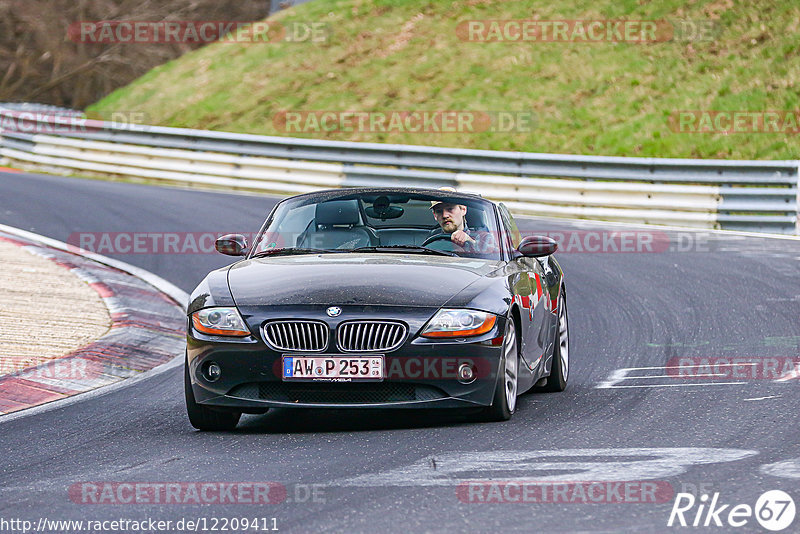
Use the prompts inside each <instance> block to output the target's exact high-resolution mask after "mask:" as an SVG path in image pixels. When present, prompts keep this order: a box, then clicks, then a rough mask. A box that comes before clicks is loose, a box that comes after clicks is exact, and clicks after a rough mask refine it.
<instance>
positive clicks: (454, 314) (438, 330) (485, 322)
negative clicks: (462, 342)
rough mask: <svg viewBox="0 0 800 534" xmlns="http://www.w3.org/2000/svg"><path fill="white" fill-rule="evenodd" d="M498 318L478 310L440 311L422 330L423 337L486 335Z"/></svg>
mask: <svg viewBox="0 0 800 534" xmlns="http://www.w3.org/2000/svg"><path fill="white" fill-rule="evenodd" d="M495 321H497V316H496V315H494V314H492V313H488V312H482V311H476V310H446V309H445V310H439V311H438V312H437V313H436V315H434V316H433V319H431V320H430V321H429V322H428V326H426V327H425V329H424V330H422V334H420V335H421V336H422V337H467V336H478V335H480V334H485V333H486V332H488V331H489V330H491V329H492V327H494V323H495Z"/></svg>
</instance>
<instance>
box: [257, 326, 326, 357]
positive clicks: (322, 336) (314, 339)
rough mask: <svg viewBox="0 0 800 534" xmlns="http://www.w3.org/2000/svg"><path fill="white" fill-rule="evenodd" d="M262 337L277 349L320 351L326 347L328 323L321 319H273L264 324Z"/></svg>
mask: <svg viewBox="0 0 800 534" xmlns="http://www.w3.org/2000/svg"><path fill="white" fill-rule="evenodd" d="M264 339H265V340H266V341H267V343H269V345H270V346H271V347H272V348H274V349H277V350H297V351H303V352H322V351H323V350H325V349H326V348H327V347H328V325H326V324H325V323H323V322H321V321H273V322H270V323H267V324H266V325H264Z"/></svg>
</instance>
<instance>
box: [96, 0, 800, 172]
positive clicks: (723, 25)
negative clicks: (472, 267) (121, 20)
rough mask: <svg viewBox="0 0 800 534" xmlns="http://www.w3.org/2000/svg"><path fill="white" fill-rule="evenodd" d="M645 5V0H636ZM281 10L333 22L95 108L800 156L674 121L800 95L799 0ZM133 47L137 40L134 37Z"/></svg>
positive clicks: (202, 62) (354, 137) (783, 142)
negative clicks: (348, 115) (505, 129)
mask: <svg viewBox="0 0 800 534" xmlns="http://www.w3.org/2000/svg"><path fill="white" fill-rule="evenodd" d="M640 4H643V5H640ZM534 16H535V17H536V18H540V19H543V20H558V19H561V20H563V19H593V20H596V19H630V20H653V19H668V20H676V19H680V20H686V19H690V20H712V21H713V22H714V24H715V25H716V28H715V29H716V31H715V34H714V38H713V39H710V40H705V41H694V42H676V41H667V42H658V43H648V44H631V43H559V42H551V43H541V42H527V43H525V42H522V43H476V42H465V41H462V40H460V39H459V37H458V36H457V34H456V26H457V25H458V23H459V22H462V21H466V20H475V19H530V18H533V17H534ZM273 18H274V19H276V20H279V21H280V22H281V23H283V24H286V23H289V22H291V21H319V22H325V23H327V24H328V25H329V29H330V36H329V39H328V41H327V42H324V43H309V42H304V43H217V44H213V45H210V46H207V47H204V48H202V49H199V50H196V51H194V52H190V53H188V54H186V55H184V56H183V57H181V58H179V59H177V60H174V61H172V62H170V63H168V64H165V65H162V66H159V67H157V68H155V69H153V70H152V71H150V72H148V73H147V74H146V75H144V76H142V77H141V78H140V79H138V80H136V81H135V82H134V83H132V84H131V85H129V86H127V87H124V88H122V89H119V90H117V91H115V92H114V93H112V94H111V95H109V96H108V97H106V98H104V99H103V100H101V101H100V102H98V103H96V104H94V105H93V106H91V107H90V108H89V110H88V111H89V112H90V113H96V114H99V115H101V116H108V115H110V113H111V112H114V111H121V112H132V111H137V112H144V113H145V116H146V118H147V119H146V121H147V122H149V123H151V124H158V125H165V126H178V127H190V128H202V129H211V130H225V131H233V132H247V133H259V134H268V135H287V134H286V133H285V132H284V131H282V130H281V129H280V128H278V127H277V126H276V124H275V123H274V122H273V121H274V118H275V116H276V115H277V114H279V113H280V112H283V111H311V110H339V111H348V110H349V111H371V112H375V111H377V112H390V111H413V110H429V111H433V110H474V111H523V112H532V113H533V114H534V116H535V118H536V120H535V123H534V127H533V128H532V129H530V131H522V132H512V133H499V132H487V131H484V132H459V133H446V134H445V133H413V132H378V133H371V132H311V133H304V134H297V133H293V134H291V135H295V136H299V137H308V138H317V139H337V140H351V141H370V142H385V143H405V144H424V145H436V146H455V147H468V148H483V149H496V150H522V151H530V152H552V153H572V154H602V155H617V156H663V157H686V158H736V159H797V158H800V153H799V152H800V150H798V148H800V141H799V140H800V135H798V134H792V133H756V134H744V133H740V134H732V135H724V134H708V133H696V134H687V133H677V132H675V131H673V130H671V129H670V126H669V123H668V119H669V117H670V115H671V114H672V113H673V112H676V111H679V110H723V111H770V110H781V111H782V110H800V60H798V55H799V54H800V41H798V39H797V37H796V36H797V33H798V29H800V5H798V4H797V2H796V1H795V0H751V1H748V0H738V1H737V0H713V1H710V0H695V1H693V2H684V1H678V0H660V1H659V2H640V1H638V0H625V1H620V0H592V1H589V0H578V1H576V2H571V3H569V5H566V3H563V2H550V1H549V2H540V1H537V2H530V3H528V2H507V1H496V0H484V1H482V0H464V1H444V0H441V1H435V0H430V1H423V0H377V1H375V0H373V1H366V0H362V1H359V0H315V1H314V2H310V3H307V4H303V5H300V6H297V7H295V8H292V9H290V10H286V11H284V12H281V13H279V14H278V15H276V16H275V17H273ZM127 46H132V45H127Z"/></svg>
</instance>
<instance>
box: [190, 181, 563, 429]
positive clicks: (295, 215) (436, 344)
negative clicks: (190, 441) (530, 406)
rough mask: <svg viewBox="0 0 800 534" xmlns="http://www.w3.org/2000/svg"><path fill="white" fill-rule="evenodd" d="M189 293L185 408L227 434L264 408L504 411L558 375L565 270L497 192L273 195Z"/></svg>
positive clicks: (547, 242) (225, 239) (227, 240)
mask: <svg viewBox="0 0 800 534" xmlns="http://www.w3.org/2000/svg"><path fill="white" fill-rule="evenodd" d="M256 236H257V237H256V238H255V239H254V240H253V243H251V244H248V243H247V241H246V239H245V237H244V236H242V235H239V234H229V235H225V236H222V237H220V238H219V239H218V240H217V242H216V248H217V250H218V251H219V252H222V253H224V254H228V255H231V256H242V258H241V260H240V261H237V262H236V263H234V264H233V265H230V266H228V267H225V268H222V269H218V270H215V271H212V272H211V273H209V274H208V276H206V278H205V279H204V280H203V281H202V282H201V283H200V284H199V285H198V286H197V288H196V289H195V290H194V292H193V293H192V295H191V298H190V302H189V307H188V320H187V350H186V364H185V373H184V378H185V388H184V389H185V396H186V408H187V412H188V415H189V420H190V422H191V424H192V425H193V426H194V427H195V428H198V429H201V430H229V429H233V428H234V427H235V426H236V425H237V423H238V422H239V418H240V417H241V414H242V413H264V412H266V411H267V410H268V409H269V408H361V409H369V408H398V409H400V408H405V409H409V408H455V409H459V408H460V409H464V408H475V409H474V410H471V411H470V413H472V412H475V413H476V415H478V416H479V418H480V419H482V420H493V421H502V420H508V419H509V418H510V417H511V415H512V414H513V413H514V411H515V409H516V406H517V396H518V395H519V394H521V393H523V392H525V391H527V390H529V389H533V388H536V389H541V390H544V391H562V390H563V389H564V388H565V387H566V385H567V378H568V377H569V328H568V324H569V323H568V321H567V294H566V287H565V285H564V275H563V272H562V270H561V267H560V266H559V264H558V262H557V261H556V259H555V257H554V256H553V253H554V252H555V250H556V248H557V244H556V242H555V241H553V240H552V239H550V238H548V237H544V236H528V237H525V238H524V239H520V233H519V230H518V229H517V226H516V223H515V222H514V219H513V218H512V217H511V214H510V213H509V211H508V209H507V208H506V207H505V206H504V205H503V204H496V203H494V202H490V201H488V200H486V199H484V198H482V197H481V196H479V195H475V194H469V193H461V192H456V191H455V190H451V189H450V190H448V189H447V188H445V189H423V188H372V187H370V188H354V189H336V190H326V191H319V192H314V193H307V194H303V195H298V196H294V197H290V198H287V199H284V200H282V201H281V202H279V203H278V204H277V205H276V206H275V208H274V209H273V210H272V212H271V213H270V214H269V216H268V217H267V219H266V221H265V222H264V224H263V226H262V227H261V229H260V231H259V232H258V234H256Z"/></svg>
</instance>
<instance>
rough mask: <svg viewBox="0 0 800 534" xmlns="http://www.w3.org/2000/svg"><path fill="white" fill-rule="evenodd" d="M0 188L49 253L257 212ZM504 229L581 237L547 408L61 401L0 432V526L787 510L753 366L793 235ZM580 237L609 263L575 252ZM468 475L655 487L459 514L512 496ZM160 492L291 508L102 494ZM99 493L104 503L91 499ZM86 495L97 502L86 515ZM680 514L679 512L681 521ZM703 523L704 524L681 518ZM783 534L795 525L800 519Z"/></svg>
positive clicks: (798, 464) (125, 187)
mask: <svg viewBox="0 0 800 534" xmlns="http://www.w3.org/2000/svg"><path fill="white" fill-rule="evenodd" d="M0 191H2V195H0V222H2V223H4V224H8V225H12V226H17V227H20V228H24V229H26V230H31V231H34V232H37V233H41V234H44V235H46V236H49V237H53V238H56V239H59V240H62V241H67V240H69V239H72V240H74V239H75V235H74V234H76V233H79V232H153V233H160V232H197V233H204V232H212V233H216V232H234V231H236V232H255V231H257V229H258V227H259V225H260V224H261V222H262V220H263V218H264V216H265V215H266V213H267V212H268V211H269V209H270V207H271V206H272V205H273V204H274V202H275V199H272V198H269V197H263V196H248V195H233V194H221V193H211V192H199V191H187V190H181V189H172V188H159V187H151V186H144V185H133V184H125V183H109V182H102V181H91V180H79V179H68V178H60V177H48V176H35V175H19V174H6V173H0ZM520 222H521V224H520V226H521V227H522V228H523V229H524V230H526V231H537V232H538V231H549V232H553V231H561V232H566V235H567V236H568V238H570V237H572V236H577V237H574V238H573V239H577V240H578V241H574V242H573V246H572V247H571V250H566V251H562V253H560V254H559V260H560V262H561V264H562V266H563V267H564V269H565V271H566V277H567V278H566V280H567V284H568V286H567V287H568V294H569V310H570V324H571V341H572V347H571V360H572V369H571V376H570V384H569V386H568V388H567V390H566V391H565V392H563V393H560V394H552V393H550V394H538V393H537V394H526V395H524V396H523V397H521V398H520V402H519V405H518V412H517V413H516V415H515V416H514V417H513V419H512V420H511V421H510V422H507V423H491V424H490V423H474V422H472V421H470V418H469V416H468V415H463V414H448V413H416V412H408V413H403V412H400V413H398V412H374V411H295V410H275V411H272V412H270V413H269V414H266V415H263V416H245V417H244V418H243V421H242V423H241V424H240V426H239V428H238V429H237V430H236V431H234V432H232V433H199V432H196V431H194V430H193V429H192V428H191V426H190V425H189V422H188V420H187V418H186V415H185V411H184V405H183V399H182V375H181V370H180V369H178V368H176V369H173V370H172V371H170V372H167V373H163V374H160V375H157V376H154V377H152V378H150V379H147V380H143V381H140V382H138V383H135V384H133V385H131V386H129V387H125V388H122V389H120V390H117V391H114V392H111V393H109V394H107V395H102V396H98V397H94V398H90V399H87V400H85V401H83V402H78V403H75V404H72V405H70V406H66V407H63V408H59V409H55V410H52V411H47V412H44V413H40V414H36V415H33V416H30V417H22V418H19V419H16V420H12V421H8V422H2V419H0V441H1V442H2V449H3V460H2V462H0V527H2V520H7V521H8V520H13V519H20V520H23V519H24V520H30V521H33V526H34V527H35V526H37V525H38V524H39V521H40V520H41V519H42V518H46V519H47V520H67V519H71V520H82V521H89V520H113V519H128V520H134V519H135V520H143V519H147V518H152V519H155V520H171V521H173V527H172V528H170V531H176V532H177V531H179V530H177V529H176V528H175V527H174V522H176V521H178V520H180V519H185V520H198V519H201V520H202V519H203V518H205V521H206V523H205V525H206V526H207V527H208V528H211V526H212V525H214V524H215V523H214V518H216V519H217V523H216V525H217V527H218V528H220V527H222V526H224V524H223V523H222V522H220V521H219V520H220V519H221V518H227V519H232V518H248V519H250V520H252V519H254V518H266V520H265V521H261V520H260V519H259V521H260V522H259V527H264V526H266V527H269V528H271V527H272V526H277V528H278V529H279V530H280V531H284V532H320V531H326V532H341V531H355V532H377V531H380V532H433V531H435V532H497V531H520V532H544V531H548V532H618V531H622V530H625V531H641V532H661V531H665V530H671V529H669V528H668V527H667V521H668V519H669V517H670V515H671V510H672V508H673V503H674V500H675V495H674V494H676V493H678V492H681V491H687V492H689V493H692V492H696V493H697V494H698V497H699V496H700V495H701V494H708V495H713V494H714V493H719V495H718V502H719V504H728V505H736V504H748V505H750V506H751V507H753V506H754V505H755V504H756V501H757V499H758V498H759V496H760V495H761V494H762V493H764V492H765V491H767V490H778V489H779V490H784V491H786V492H787V493H788V494H789V495H790V496H792V497H793V498H794V501H795V502H796V503H797V504H798V505H800V446H798V443H800V424H798V423H800V410H799V409H798V405H800V380H798V379H797V378H794V379H792V378H791V377H792V376H797V375H796V374H795V375H786V376H788V377H789V379H787V380H781V381H778V380H777V379H776V378H778V375H775V374H770V372H769V369H767V370H764V369H762V367H764V366H762V365H761V363H760V362H763V361H765V360H770V361H773V362H778V364H779V365H783V364H785V363H786V362H787V361H790V360H787V358H794V359H797V358H798V356H800V332H798V317H800V288H798V284H797V280H798V275H800V268H799V266H800V262H799V261H798V260H800V241H788V240H767V239H763V238H754V237H741V236H729V235H724V236H723V235H719V234H710V233H703V232H699V233H695V232H687V233H676V232H669V233H665V234H662V233H658V232H657V233H655V234H653V233H652V231H651V232H650V233H647V234H640V237H641V235H645V236H649V237H647V238H646V239H648V240H649V239H651V238H652V237H653V235H655V236H656V237H657V238H660V237H661V236H663V237H666V238H667V239H668V242H669V246H668V249H667V250H654V251H652V252H651V251H648V250H647V248H648V247H647V246H645V247H644V248H643V249H642V250H640V251H638V252H615V251H614V250H613V248H614V246H613V245H612V244H611V243H610V242H608V243H605V244H603V243H602V239H603V235H606V236H608V235H611V234H610V233H609V232H619V231H621V230H622V228H620V227H616V226H611V225H602V224H600V223H586V224H583V223H581V224H576V223H569V222H553V221H537V220H533V219H526V220H523V221H520ZM588 235H593V236H594V237H592V238H587V236H588ZM70 236H72V237H70ZM631 239H633V240H634V241H635V240H636V239H637V237H636V236H634V237H633V238H631ZM597 243H601V245H600V248H603V246H605V248H607V249H609V248H610V249H612V250H606V251H600V252H591V253H589V252H577V251H576V250H577V249H580V248H593V247H595V246H597ZM586 245H590V246H588V247H587V246H586ZM568 248H569V247H568ZM623 248H624V247H623ZM650 248H653V247H650ZM655 248H659V247H655ZM662 248H663V247H662ZM99 252H101V253H105V254H107V255H109V256H112V257H117V258H119V259H122V260H124V261H126V262H129V263H131V264H134V265H137V266H140V267H143V268H145V269H148V270H150V271H152V272H154V273H156V274H158V275H160V276H162V277H163V278H165V279H167V280H169V281H171V282H172V283H174V284H176V285H177V286H179V287H181V288H182V289H184V290H186V291H191V290H192V289H193V287H194V286H195V284H196V283H197V282H198V281H199V280H200V279H201V278H202V277H203V276H204V275H205V273H206V272H207V271H209V270H210V269H213V268H216V267H219V266H222V265H225V264H226V263H229V261H228V260H229V259H228V258H226V257H224V256H220V255H214V254H174V253H170V254H114V253H111V254H109V253H107V251H105V252H104V251H102V250H100V251H99ZM734 357H742V358H759V360H755V363H756V365H754V366H751V367H745V368H746V369H753V368H756V369H757V370H756V371H753V372H752V375H753V376H749V377H748V376H745V377H743V376H742V374H741V372H739V373H738V374H736V372H735V371H732V368H730V367H727V368H726V367H724V365H723V366H722V367H719V366H718V367H716V368H715V372H714V373H710V374H722V375H724V376H713V377H702V376H701V377H690V378H686V377H677V376H675V375H674V372H673V370H671V369H669V368H670V367H671V366H672V365H673V364H674V362H675V361H676V360H675V358H694V359H695V360H691V361H697V362H698V364H697V365H702V364H703V362H704V360H703V358H711V359H712V360H711V361H713V362H716V363H719V362H720V360H719V358H727V359H728V360H722V363H723V364H724V363H725V362H726V361H731V360H730V359H731V358H734ZM749 362H750V363H753V361H752V360H750V361H749ZM766 367H769V366H766ZM698 369H702V367H698ZM706 369H707V368H706ZM720 369H722V371H721V372H720ZM739 371H740V370H739ZM707 373H708V371H706V373H700V374H707ZM637 376H639V377H644V378H634V377H637ZM780 376H784V375H780ZM486 480H496V481H506V482H508V481H512V482H513V481H525V480H539V481H541V480H550V481H559V482H565V483H566V482H575V481H609V480H610V481H618V482H626V481H627V484H626V485H625V486H624V487H625V488H628V489H630V488H634V489H633V490H631V491H633V494H632V495H629V496H625V495H624V494H623V495H622V499H621V500H629V501H630V500H635V499H636V491H635V486H634V485H633V484H632V481H641V480H647V481H652V482H654V483H655V484H656V485H657V486H658V487H659V488H662V490H663V489H664V488H666V490H664V491H666V492H667V493H666V494H664V493H661V490H659V491H660V493H659V495H660V497H659V498H656V499H653V498H644V499H643V500H645V501H646V502H624V503H620V502H604V501H615V500H616V501H619V500H620V499H618V498H615V494H614V492H613V491H608V492H607V493H605V494H602V495H601V494H598V493H593V494H592V495H594V496H595V497H598V496H599V498H598V499H597V500H596V501H593V500H591V499H588V498H586V497H583V498H582V497H581V496H580V495H579V494H577V493H576V488H578V489H579V487H580V485H577V486H575V485H573V486H565V487H567V489H568V491H569V493H564V494H561V496H560V497H552V496H551V497H550V498H544V500H545V501H547V502H525V503H519V502H500V503H499V502H472V501H476V500H479V499H481V498H483V499H484V500H490V501H497V500H515V499H518V498H520V497H519V492H517V488H518V487H517V486H513V485H509V484H505V485H503V484H499V485H491V484H488V485H484V486H464V484H467V483H468V482H469V481H486ZM172 482H198V483H199V482H206V483H216V484H217V486H215V487H216V488H219V487H220V486H219V483H237V482H275V483H279V484H281V485H282V486H283V487H285V488H286V492H287V493H286V497H285V498H283V497H282V494H280V492H278V494H279V498H278V500H280V501H281V502H279V503H274V504H259V505H256V504H246V503H241V502H237V503H226V504H202V505H200V504H195V503H194V501H192V500H191V499H188V498H185V497H186V496H185V495H184V494H182V495H183V497H182V501H184V503H183V504H175V503H169V504H163V503H161V504H141V503H136V504H134V503H124V502H121V501H124V500H125V495H128V493H124V492H120V491H119V488H120V487H121V486H120V485H119V484H118V483H131V484H133V483H142V484H149V486H143V487H147V488H152V487H153V484H159V483H172ZM86 483H92V484H94V486H91V485H88V484H86ZM95 486H96V487H97V488H101V489H98V492H97V493H92V492H93V491H94V490H92V489H91V488H93V487H95ZM187 487H189V485H186V484H185V485H184V486H182V488H184V489H185V488H187ZM472 487H474V488H478V489H475V491H474V492H473V493H465V491H466V489H465V488H467V489H469V488H472ZM523 487H525V486H524V485H521V486H519V488H523ZM70 488H72V493H71V492H70ZM109 488H110V489H109ZM125 488H127V486H125ZM103 489H104V490H107V491H108V492H109V494H108V495H106V496H105V499H103V498H101V499H100V500H105V501H106V503H103V504H93V503H91V500H92V498H93V497H98V496H100V497H102V495H101V494H100V492H101V491H102V490H103ZM115 491H116V492H117V493H116V494H115V495H113V496H112V495H111V494H112V493H114V492H115ZM182 491H183V490H182ZM492 491H494V492H495V493H494V494H493V493H492ZM503 491H505V492H506V493H505V494H503ZM520 491H521V490H520ZM81 492H84V493H81ZM498 492H499V493H498ZM87 495H88V496H87ZM244 495H245V496H244V497H237V499H239V500H240V501H243V500H246V499H247V494H246V493H244ZM271 495H273V494H271ZM465 495H468V497H465ZM498 496H499V497H498ZM687 499H688V498H687ZM529 500H530V499H529ZM565 500H574V501H576V502H564V501H565ZM587 500H588V501H589V502H587ZM654 500H655V501H657V502H653V501H654ZM709 500H710V499H709ZM109 501H111V502H110V503H109ZM186 501H188V502H186ZM464 501H466V502H464ZM553 501H555V502H553ZM686 502H688V500H684V501H683V504H685V503H686ZM698 506H699V501H698V504H696V505H695V506H694V507H693V508H691V509H690V510H687V512H686V513H685V518H686V520H687V521H688V522H689V523H690V524H691V522H692V521H694V518H695V515H696V513H697V511H698ZM767 506H768V508H769V509H772V507H774V506H783V505H778V504H776V503H775V502H773V501H769V502H768V505H767ZM731 507H732V506H729V507H728V508H727V509H726V510H725V511H724V512H723V513H722V514H721V515H720V516H719V517H720V520H721V521H722V522H723V524H724V525H725V526H724V527H722V528H720V527H716V528H715V527H713V526H712V527H708V528H706V529H703V528H691V527H687V528H684V529H681V530H687V531H696V530H701V531H702V530H707V531H730V530H735V531H737V532H764V531H765V530H764V529H763V528H762V527H761V526H760V525H759V523H758V522H757V520H756V519H755V518H754V517H750V518H749V519H747V518H745V519H747V522H746V524H745V525H744V526H742V527H740V528H737V529H732V527H730V526H729V525H728V524H727V523H725V522H726V521H727V520H728V518H727V514H728V512H729V511H730V509H731ZM762 508H763V502H761V503H759V510H760V509H762ZM777 510H778V509H777V508H776V511H777ZM786 513H788V512H786ZM766 515H767V514H766V512H763V513H762V517H766ZM272 518H275V523H273V522H272V521H273V519H272ZM705 520H706V516H705V515H704V514H701V517H700V518H699V524H700V525H702V524H703V523H704V521H705ZM709 524H711V525H713V524H714V523H713V518H711V519H709ZM238 526H239V528H241V526H242V524H239V525H238ZM227 527H228V529H227V530H229V531H231V530H234V529H233V528H232V527H234V524H233V523H229V524H228V525H227ZM68 530H70V529H69V528H64V527H63V526H62V527H61V528H60V529H51V531H68ZM120 530H121V529H120ZM199 530H202V528H200V529H199ZM127 531H129V532H133V531H134V530H127ZM248 531H249V532H253V531H254V530H253V529H250V530H248ZM785 531H786V532H790V531H794V532H797V531H800V519H795V520H794V523H793V524H792V525H791V526H790V527H788V528H787V529H786V530H785Z"/></svg>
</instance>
